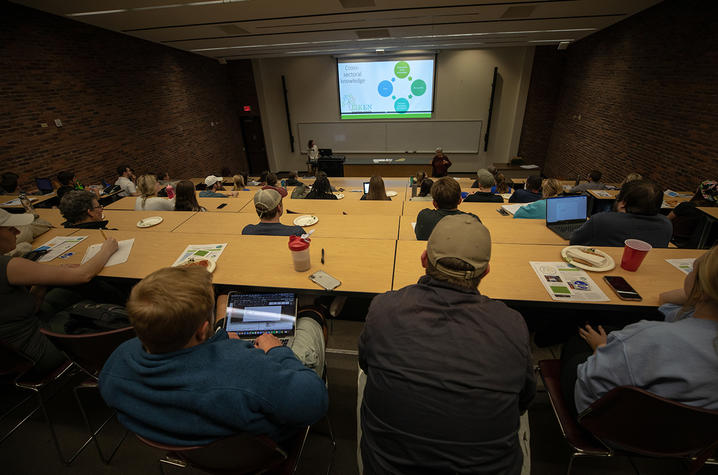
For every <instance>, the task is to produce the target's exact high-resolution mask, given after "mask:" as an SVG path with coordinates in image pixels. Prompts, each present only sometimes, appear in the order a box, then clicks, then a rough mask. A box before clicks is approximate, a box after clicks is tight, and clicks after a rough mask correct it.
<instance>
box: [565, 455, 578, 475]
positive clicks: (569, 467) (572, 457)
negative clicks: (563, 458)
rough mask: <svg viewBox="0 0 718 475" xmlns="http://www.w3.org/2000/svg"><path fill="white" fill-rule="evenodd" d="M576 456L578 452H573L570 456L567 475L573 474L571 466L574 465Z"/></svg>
mask: <svg viewBox="0 0 718 475" xmlns="http://www.w3.org/2000/svg"><path fill="white" fill-rule="evenodd" d="M575 457H576V452H572V453H571V456H570V457H569V458H568V468H566V475H571V468H572V467H573V460H574V458H575Z"/></svg>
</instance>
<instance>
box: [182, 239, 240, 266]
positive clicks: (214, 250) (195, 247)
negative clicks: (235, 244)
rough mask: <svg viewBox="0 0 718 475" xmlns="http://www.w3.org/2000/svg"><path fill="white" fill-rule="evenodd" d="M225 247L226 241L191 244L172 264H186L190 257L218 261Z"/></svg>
mask: <svg viewBox="0 0 718 475" xmlns="http://www.w3.org/2000/svg"><path fill="white" fill-rule="evenodd" d="M225 247H227V243H226V242H225V243H223V244H190V245H189V246H187V247H186V248H185V250H184V251H183V252H182V255H180V256H179V258H178V259H177V260H176V261H175V263H174V264H172V267H177V266H181V265H183V264H186V263H187V262H188V261H189V260H190V259H196V260H201V259H207V260H208V261H214V262H217V259H219V256H220V255H222V251H224V248H225Z"/></svg>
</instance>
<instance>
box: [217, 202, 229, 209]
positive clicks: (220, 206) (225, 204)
mask: <svg viewBox="0 0 718 475" xmlns="http://www.w3.org/2000/svg"><path fill="white" fill-rule="evenodd" d="M225 206H227V203H222V204H221V205H219V206H217V209H222V208H224V207H225Z"/></svg>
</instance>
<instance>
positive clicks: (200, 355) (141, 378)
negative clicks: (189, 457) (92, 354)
mask: <svg viewBox="0 0 718 475" xmlns="http://www.w3.org/2000/svg"><path fill="white" fill-rule="evenodd" d="M211 279H212V276H211V274H210V273H209V272H207V271H206V270H205V269H204V268H203V267H198V266H196V267H170V268H165V269H160V270H158V271H156V272H153V273H152V274H150V275H149V276H147V277H145V278H144V279H142V281H141V282H140V283H138V284H137V285H136V286H135V287H134V288H133V289H132V294H131V295H130V299H129V301H128V302H127V310H128V313H129V317H130V322H131V323H132V325H133V326H134V327H135V331H136V332H137V336H138V338H134V339H132V340H129V341H127V342H125V343H123V344H122V345H120V346H119V347H118V348H117V349H116V350H115V352H114V353H113V354H112V355H111V356H110V358H109V359H108V360H107V362H106V363H105V366H104V367H103V368H102V372H101V373H100V393H101V394H102V397H103V398H104V399H105V401H106V402H107V404H108V405H109V406H110V407H113V408H115V409H117V412H118V419H119V420H120V422H121V423H122V424H123V425H124V426H125V427H127V428H128V429H130V430H131V431H133V432H135V433H136V434H139V435H140V436H142V437H145V438H147V439H150V440H153V441H156V442H160V443H163V444H170V445H182V446H192V445H205V444H208V443H210V442H212V441H214V440H217V439H220V438H223V437H228V436H231V435H233V434H237V433H239V432H249V433H252V434H257V435H260V434H261V435H266V436H269V437H270V438H272V439H273V440H275V441H277V442H279V443H281V442H283V441H286V440H287V439H290V438H291V437H292V436H293V435H294V434H296V432H297V431H298V430H299V429H300V428H301V427H304V426H307V425H309V424H312V423H314V422H316V421H318V420H319V419H320V418H321V417H323V416H324V414H325V413H326V411H327V405H328V396H327V389H326V386H325V385H324V383H323V381H322V380H321V378H320V377H319V376H318V373H320V372H321V371H322V368H323V362H324V337H323V331H322V327H321V325H320V324H319V323H317V322H316V321H314V320H312V319H311V318H300V319H299V320H298V321H297V328H296V333H295V337H294V343H293V346H292V347H291V348H290V347H288V346H282V343H281V342H280V341H279V340H278V339H277V338H276V337H274V336H273V335H270V334H266V333H265V334H263V335H261V336H259V337H258V338H257V339H256V340H255V341H254V344H252V343H251V342H249V341H246V340H239V339H236V338H232V337H230V336H229V335H228V334H227V332H225V331H224V330H221V329H220V330H217V331H216V332H215V331H214V328H215V322H214V320H215V312H214V292H213V290H212V282H211ZM300 359H301V360H302V361H304V363H305V364H302V361H300ZM308 366H313V367H314V370H312V369H311V368H310V367H308Z"/></svg>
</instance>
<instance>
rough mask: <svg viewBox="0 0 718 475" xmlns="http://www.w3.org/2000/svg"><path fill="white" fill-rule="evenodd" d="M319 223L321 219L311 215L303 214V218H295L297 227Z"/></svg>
mask: <svg viewBox="0 0 718 475" xmlns="http://www.w3.org/2000/svg"><path fill="white" fill-rule="evenodd" d="M317 221H319V218H317V217H316V216H312V215H309V214H303V215H302V216H297V217H296V218H294V224H295V226H311V225H313V224H316V223H317Z"/></svg>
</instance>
